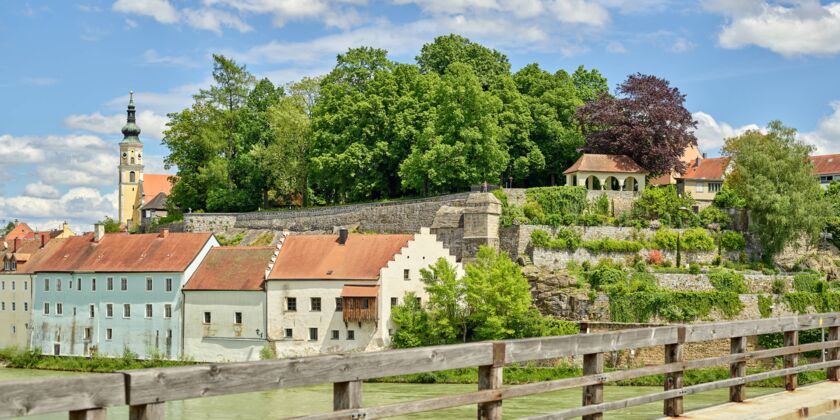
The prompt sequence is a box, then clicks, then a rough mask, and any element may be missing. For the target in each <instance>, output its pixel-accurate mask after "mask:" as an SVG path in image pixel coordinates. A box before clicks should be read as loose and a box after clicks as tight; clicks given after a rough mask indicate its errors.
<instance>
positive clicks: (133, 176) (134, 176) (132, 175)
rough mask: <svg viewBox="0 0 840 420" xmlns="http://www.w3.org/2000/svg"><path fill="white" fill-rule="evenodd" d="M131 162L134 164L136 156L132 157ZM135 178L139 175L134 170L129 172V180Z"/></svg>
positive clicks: (132, 180)
mask: <svg viewBox="0 0 840 420" xmlns="http://www.w3.org/2000/svg"><path fill="white" fill-rule="evenodd" d="M131 163H132V164H134V158H131ZM135 178H137V175H136V174H135V173H134V171H131V172H129V173H128V182H134V180H135Z"/></svg>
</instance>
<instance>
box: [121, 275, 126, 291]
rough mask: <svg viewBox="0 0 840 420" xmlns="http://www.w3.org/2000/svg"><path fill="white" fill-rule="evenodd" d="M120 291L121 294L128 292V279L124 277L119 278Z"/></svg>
mask: <svg viewBox="0 0 840 420" xmlns="http://www.w3.org/2000/svg"><path fill="white" fill-rule="evenodd" d="M120 290H122V291H123V292H124V291H126V290H128V279H127V278H125V277H122V278H120Z"/></svg>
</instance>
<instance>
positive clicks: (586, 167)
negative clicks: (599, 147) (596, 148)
mask: <svg viewBox="0 0 840 420" xmlns="http://www.w3.org/2000/svg"><path fill="white" fill-rule="evenodd" d="M579 171H584V172H619V173H634V174H646V173H648V171H646V170H645V169H644V168H642V167H641V166H639V164H638V163H636V162H635V161H633V159H630V158H629V157H628V156H625V155H598V154H592V153H585V154H583V155H581V156H580V157H579V158H578V160H577V162H575V163H574V165H572V166H571V167H570V168H569V169H566V170H565V171H563V173H564V174H570V173H573V172H579Z"/></svg>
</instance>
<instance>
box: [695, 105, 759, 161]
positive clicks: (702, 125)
mask: <svg viewBox="0 0 840 420" xmlns="http://www.w3.org/2000/svg"><path fill="white" fill-rule="evenodd" d="M691 116H692V117H694V120H695V121H697V129H696V130H695V131H694V135H695V136H696V137H697V145H698V148H699V149H700V150H701V151H703V152H708V153H712V154H718V153H720V149H721V147H723V143H724V141H725V140H726V139H728V138H730V137H735V136H738V135H740V134H742V133H744V132H745V131H747V130H758V129H760V127H759V126H758V125H756V124H747V125H743V126H741V127H732V125H730V124H728V123H726V122H723V121H716V120H715V118H714V117H712V116H711V115H709V114H707V113H705V112H702V111H701V112H695V113H692V114H691Z"/></svg>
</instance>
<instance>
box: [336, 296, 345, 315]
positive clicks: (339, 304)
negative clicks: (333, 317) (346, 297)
mask: <svg viewBox="0 0 840 420" xmlns="http://www.w3.org/2000/svg"><path fill="white" fill-rule="evenodd" d="M343 309H344V301H343V300H341V298H340V297H337V298H335V311H336V312H341V311H342V310H343Z"/></svg>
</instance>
